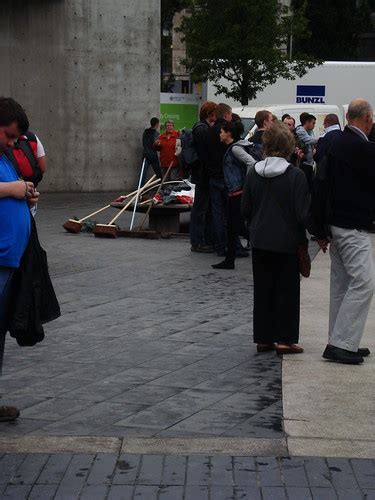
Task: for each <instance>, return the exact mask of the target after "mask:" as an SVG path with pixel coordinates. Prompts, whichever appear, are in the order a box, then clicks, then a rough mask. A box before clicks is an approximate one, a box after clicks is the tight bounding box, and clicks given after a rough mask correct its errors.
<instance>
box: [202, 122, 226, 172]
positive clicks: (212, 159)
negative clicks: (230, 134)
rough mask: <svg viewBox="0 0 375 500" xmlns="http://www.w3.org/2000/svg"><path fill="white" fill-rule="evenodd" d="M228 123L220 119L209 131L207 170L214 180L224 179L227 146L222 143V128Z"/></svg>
mask: <svg viewBox="0 0 375 500" xmlns="http://www.w3.org/2000/svg"><path fill="white" fill-rule="evenodd" d="M225 123H226V121H225V120H224V119H223V118H218V119H217V120H216V122H215V124H214V125H213V126H212V127H211V128H210V129H209V130H208V131H207V170H208V174H209V176H210V177H212V178H216V179H224V172H223V159H224V155H225V151H226V150H227V146H226V145H225V144H223V143H222V142H221V141H220V131H221V127H222V126H223V125H224V124H225Z"/></svg>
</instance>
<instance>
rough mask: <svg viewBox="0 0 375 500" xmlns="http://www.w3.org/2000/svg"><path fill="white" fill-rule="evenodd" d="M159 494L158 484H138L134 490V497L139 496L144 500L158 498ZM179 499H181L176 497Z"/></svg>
mask: <svg viewBox="0 0 375 500" xmlns="http://www.w3.org/2000/svg"><path fill="white" fill-rule="evenodd" d="M158 495H159V487H158V486H143V485H142V486H137V487H136V488H135V491H134V497H133V498H139V499H142V500H157V498H158ZM176 500H179V499H176Z"/></svg>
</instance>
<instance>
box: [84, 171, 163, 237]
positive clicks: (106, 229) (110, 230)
mask: <svg viewBox="0 0 375 500" xmlns="http://www.w3.org/2000/svg"><path fill="white" fill-rule="evenodd" d="M155 177H156V175H153V176H152V177H151V179H150V180H149V181H148V182H147V183H146V184H145V185H144V186H143V187H142V188H141V189H138V190H137V191H136V192H135V195H134V196H133V197H132V198H131V199H130V200H129V201H128V203H126V205H124V206H123V207H122V209H121V210H120V211H119V213H118V214H117V215H116V216H115V217H114V218H113V219H112V220H111V221H110V222H109V223H108V224H96V226H95V229H94V231H93V232H94V235H95V236H99V237H103V238H116V237H117V226H116V225H115V224H114V223H115V221H116V220H117V219H118V218H119V217H120V215H121V214H123V213H124V212H125V210H127V209H128V208H129V207H130V205H131V204H132V203H133V201H134V200H135V199H136V198H137V196H139V194H141V193H142V192H143V191H145V190H146V189H147V188H148V187H150V186H152V185H155V184H157V183H158V182H159V180H158V179H157V180H155Z"/></svg>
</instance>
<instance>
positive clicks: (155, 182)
mask: <svg viewBox="0 0 375 500" xmlns="http://www.w3.org/2000/svg"><path fill="white" fill-rule="evenodd" d="M153 177H156V176H155V175H154V176H153ZM158 182H159V179H156V180H154V181H152V182H151V179H150V181H149V182H147V183H146V184H145V185H144V186H143V187H142V188H141V189H140V190H139V194H141V193H142V192H143V191H144V190H145V189H147V188H148V187H150V186H151V185H153V184H154V185H155V184H158ZM137 194H138V191H136V194H135V195H134V196H133V197H132V198H131V199H130V200H129V201H128V203H127V204H126V205H124V206H123V207H122V209H121V210H120V211H119V213H118V214H117V215H116V216H115V217H114V218H113V219H112V220H111V222H109V224H108V225H109V226H112V224H113V223H114V222H115V221H116V220H117V219H118V218H119V217H120V215H121V214H122V213H123V212H125V210H126V209H127V208H129V207H130V205H131V204H132V203H133V201H134V200H135V199H136V197H137Z"/></svg>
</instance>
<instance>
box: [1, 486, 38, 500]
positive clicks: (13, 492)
mask: <svg viewBox="0 0 375 500" xmlns="http://www.w3.org/2000/svg"><path fill="white" fill-rule="evenodd" d="M30 490H31V485H29V484H27V485H26V484H22V485H21V484H10V485H9V486H7V487H6V489H5V490H4V491H3V493H2V494H1V498H2V499H3V498H7V499H8V500H10V499H12V500H23V499H24V498H25V499H26V498H28V495H29V493H30Z"/></svg>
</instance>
